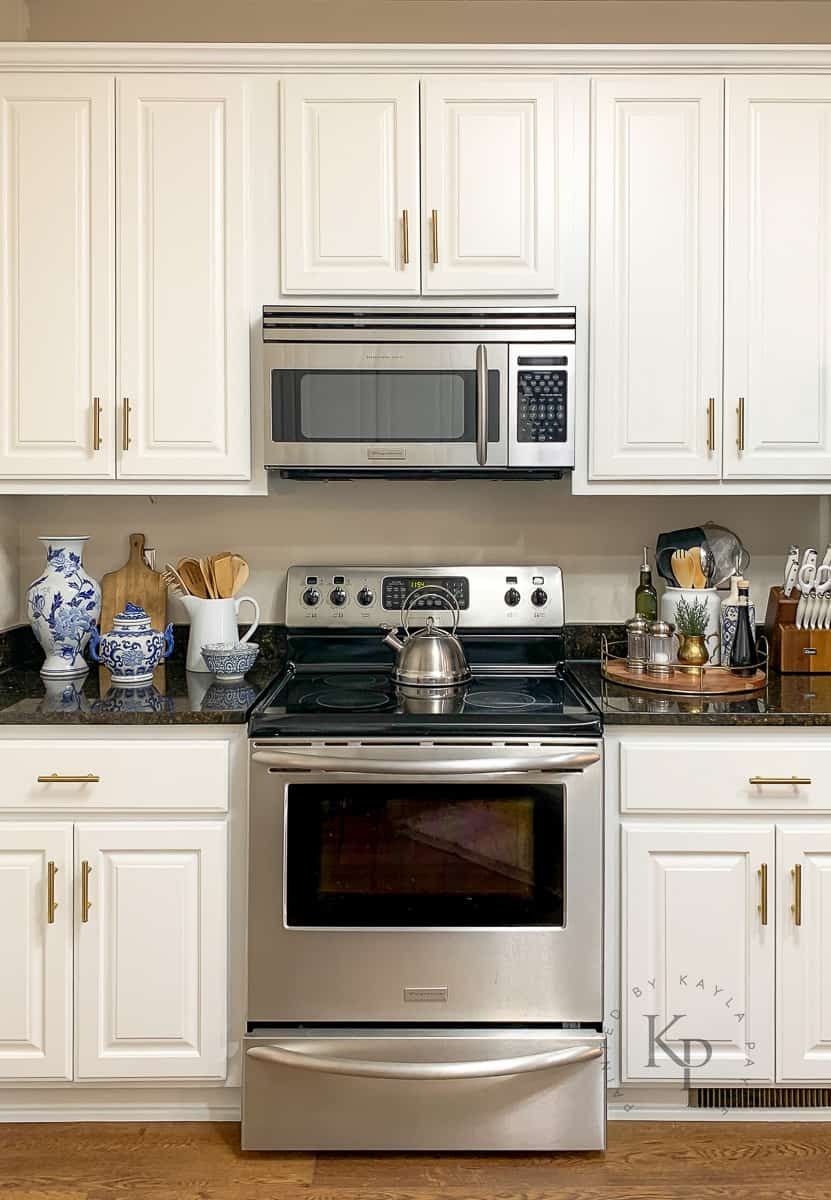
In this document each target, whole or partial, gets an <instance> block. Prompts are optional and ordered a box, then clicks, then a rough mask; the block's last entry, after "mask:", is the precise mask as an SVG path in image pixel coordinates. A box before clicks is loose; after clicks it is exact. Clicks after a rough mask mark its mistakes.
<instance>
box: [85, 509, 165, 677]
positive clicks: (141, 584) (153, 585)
mask: <svg viewBox="0 0 831 1200" xmlns="http://www.w3.org/2000/svg"><path fill="white" fill-rule="evenodd" d="M144 540H145V539H144V534H143V533H131V534H130V556H129V558H128V559H127V561H126V563H125V564H124V566H123V567H120V568H119V569H118V570H117V571H110V572H109V574H107V575H105V576H104V578H103V579H102V580H101V632H102V633H107V632H109V630H110V629H112V627H113V617H114V616H115V615H116V614H117V613H120V612H122V611H123V609H124V606H125V605H126V604H128V603H129V604H139V605H141V607H142V608H143V609H144V611H145V612H146V613H147V615H148V617H149V618H150V624H151V626H152V627H153V629H164V627H165V625H166V624H167V588H166V587H165V582H164V580H163V579H162V577H161V574H160V573H159V572H158V571H152V570H151V569H150V567H148V565H147V563H146V562H145V561H144ZM110 678H111V676H110V672H109V671H108V670H107V668H106V667H101V668H100V669H99V679H100V687H101V689H102V695H103V693H104V692H105V691H106V690H107V688H108V687H109V686H110ZM153 682H154V683H155V685H156V687H157V688H159V689H160V690H161V691H163V690H164V664H163V663H162V664H161V665H160V666H158V667H157V668H156V670H155V672H154V674H153Z"/></svg>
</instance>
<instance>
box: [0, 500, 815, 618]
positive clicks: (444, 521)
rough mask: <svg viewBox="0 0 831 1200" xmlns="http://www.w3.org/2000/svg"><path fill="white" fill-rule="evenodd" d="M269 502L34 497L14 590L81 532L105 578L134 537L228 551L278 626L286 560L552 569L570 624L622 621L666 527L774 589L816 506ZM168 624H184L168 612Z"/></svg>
mask: <svg viewBox="0 0 831 1200" xmlns="http://www.w3.org/2000/svg"><path fill="white" fill-rule="evenodd" d="M274 488H275V491H274V494H273V495H271V496H269V497H264V498H262V499H255V498H249V497H238V498H227V499H224V500H217V499H214V498H210V499H208V498H200V497H192V498H191V497H165V498H158V499H156V500H155V501H153V502H151V501H150V500H148V499H146V498H128V497H107V498H106V499H103V498H102V499H95V498H78V499H70V498H67V497H53V498H49V497H30V498H27V499H26V500H25V502H23V503H21V505H20V550H21V565H20V570H21V581H22V583H23V584H25V583H28V582H29V581H30V580H31V579H33V578H35V576H36V574H37V571H38V570H39V567H40V555H41V548H40V546H39V545H38V543H37V541H36V538H37V537H38V535H40V534H43V533H44V532H50V533H61V532H62V531H64V532H72V533H86V534H90V535H91V537H92V540H91V541H90V543H89V545H88V547H87V553H86V556H85V562H86V565H87V566H88V568H89V570H90V571H91V573H92V574H93V575H95V576H96V577H97V578H99V579H100V577H101V575H102V574H103V573H104V572H105V571H110V570H112V569H114V568H115V567H118V566H121V564H122V563H123V561H124V559H125V558H126V549H127V536H128V534H130V533H132V532H143V533H145V534H146V535H147V538H148V543H149V544H152V545H154V546H156V547H157V549H158V551H159V556H160V559H161V561H164V560H165V559H174V560H175V559H177V558H179V557H181V556H182V555H184V554H196V555H202V554H208V553H210V552H211V551H219V550H236V551H239V552H240V553H242V554H244V555H245V557H246V558H247V559H248V560H249V562H250V564H251V579H250V581H249V584H248V586H247V587H246V590H247V591H248V590H250V591H251V593H252V594H253V595H254V596H255V597H256V599H258V600H259V601H260V603H261V605H262V607H263V616H264V618H266V619H268V620H282V618H283V615H284V611H283V592H284V587H285V571H286V568H287V567H288V566H290V565H291V564H292V563H298V564H299V563H304V562H307V563H308V562H310V561H317V563H318V564H319V565H325V564H326V563H333V564H334V563H342V564H344V565H349V563H350V562H351V563H352V564H353V565H356V566H357V565H361V564H367V565H372V564H383V563H388V564H394V563H401V564H402V565H410V564H412V565H417V564H433V563H435V564H436V565H444V564H454V563H457V564H458V563H467V562H471V563H479V562H481V563H494V564H496V563H503V562H504V563H514V562H515V563H517V564H521V563H538V562H539V563H545V562H550V561H554V562H557V563H559V564H560V565H561V566H562V567H563V569H564V571H565V576H566V588H567V592H566V602H567V615H568V618H569V620H572V621H604V620H619V619H623V618H625V617H627V616H629V615H631V612H632V603H633V601H632V591H633V588H634V587H635V586H636V584H637V580H638V563H639V561H640V551H641V546H643V545H644V544H648V545H650V546H653V547H654V545H655V538H656V535H657V534H658V533H659V531H661V530H664V529H677V528H683V527H684V526H686V525H691V524H698V523H700V522H702V521H706V520H708V519H709V520H713V521H720V522H723V523H725V524H727V525H728V526H729V527H731V528H733V529H735V530H736V532H737V533H739V534H740V536H741V537H742V538H743V539H745V541H746V543H747V545H748V547H749V549H750V551H751V553H752V555H753V562H752V565H751V569H750V577H751V579H752V580H753V584H754V592H755V594H756V595H757V597H759V598H764V597H765V596H766V594H767V589H768V588H769V587H770V585H771V584H772V583H777V582H779V576H780V573H781V569H782V564H783V561H784V555H785V551H786V549H787V546H788V542H789V541H790V540H792V539H793V540H794V541H798V542H800V544H801V545H803V546H804V545H808V544H816V542H817V540H818V513H819V502H818V501H817V499H816V498H811V497H799V496H794V497H782V498H780V499H777V498H756V497H743V498H736V499H733V500H730V501H720V502H717V501H715V500H706V499H699V498H690V497H687V498H683V499H674V498H667V497H658V498H654V499H653V498H648V497H642V498H634V497H633V498H601V497H594V496H578V497H572V496H571V495H570V494H569V492H568V484H567V482H563V483H559V484H555V483H545V482H540V483H521V482H505V483H500V482H496V481H483V482H481V483H476V482H446V483H435V484H430V483H417V482H416V483H410V484H392V483H385V482H380V481H379V482H361V483H330V484H317V483H294V482H287V481H277V482H275V484H274ZM172 615H173V616H174V617H175V618H176V619H177V620H178V619H180V618H181V616H182V615H183V614H181V613H180V612H179V611H178V606H177V609H176V610H173V614H172Z"/></svg>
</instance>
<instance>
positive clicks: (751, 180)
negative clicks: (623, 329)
mask: <svg viewBox="0 0 831 1200" xmlns="http://www.w3.org/2000/svg"><path fill="white" fill-rule="evenodd" d="M726 96H727V122H726V129H727V144H726V151H725V159H726V164H727V167H726V170H727V175H726V183H727V189H726V214H725V215H726V226H725V235H724V246H725V310H724V314H725V315H724V338H725V341H724V355H725V370H724V379H725V383H724V473H725V476H726V477H728V478H747V477H755V478H757V479H765V478H773V479H775V478H791V479H792V478H828V476H829V475H831V374H829V360H831V79H829V78H827V77H826V76H823V75H810V76H803V77H794V76H790V75H780V76H760V77H755V76H749V77H744V78H736V79H728V80H727V93H726Z"/></svg>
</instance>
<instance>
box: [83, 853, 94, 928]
mask: <svg viewBox="0 0 831 1200" xmlns="http://www.w3.org/2000/svg"><path fill="white" fill-rule="evenodd" d="M91 874H92V867H91V866H90V865H89V863H88V862H87V860H86V859H84V860H83V862H82V863H81V920H82V921H83V923H84V924H85V925H86V923H87V921H88V920H89V910H90V909H91V908H92V901H91V900H90V898H89V877H90V875H91Z"/></svg>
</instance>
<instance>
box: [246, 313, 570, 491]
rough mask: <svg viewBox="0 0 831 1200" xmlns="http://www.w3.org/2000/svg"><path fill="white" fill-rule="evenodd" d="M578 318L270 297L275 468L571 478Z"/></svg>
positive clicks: (268, 357)
mask: <svg viewBox="0 0 831 1200" xmlns="http://www.w3.org/2000/svg"><path fill="white" fill-rule="evenodd" d="M576 324H577V323H576V313H575V310H574V309H573V308H565V307H558V308H534V309H531V308H490V309H482V310H478V311H470V310H464V311H462V310H459V309H450V308H446V309H435V308H429V309H428V308H419V309H399V308H377V309H361V310H357V311H356V310H350V309H343V308H286V307H282V306H270V307H266V308H264V309H263V342H264V343H265V345H264V376H265V378H264V392H265V404H266V413H267V435H266V451H265V459H266V466H267V467H269V468H270V469H274V470H280V471H282V472H283V473H284V474H287V475H297V476H306V475H309V476H324V477H330V478H331V477H335V478H337V477H356V476H357V477H361V476H364V475H393V476H400V475H408V474H409V475H425V474H426V475H430V476H434V475H443V476H446V475H451V476H467V475H480V476H481V475H493V476H503V477H506V476H509V475H521V476H527V475H533V476H540V475H548V476H556V475H559V474H561V473H562V471H563V470H568V469H570V468H572V467H573V466H574V365H575V364H574V353H575V343H576Z"/></svg>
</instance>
